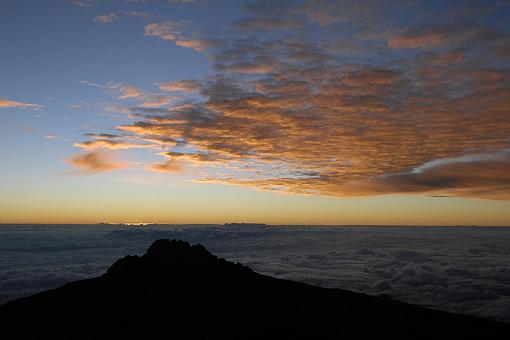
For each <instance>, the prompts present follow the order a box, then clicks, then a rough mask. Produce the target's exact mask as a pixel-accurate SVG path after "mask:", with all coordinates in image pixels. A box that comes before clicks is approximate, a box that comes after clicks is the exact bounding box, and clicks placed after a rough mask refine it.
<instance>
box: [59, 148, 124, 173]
mask: <svg viewBox="0 0 510 340" xmlns="http://www.w3.org/2000/svg"><path fill="white" fill-rule="evenodd" d="M67 162H68V163H69V164H71V165H72V166H74V167H76V168H78V169H81V170H83V171H85V172H92V173H97V172H106V171H112V170H119V169H123V168H125V167H126V165H125V164H124V163H118V162H114V161H112V160H111V159H110V154H107V153H104V152H100V151H92V152H87V153H84V154H79V155H75V156H73V157H71V158H70V159H68V160H67Z"/></svg>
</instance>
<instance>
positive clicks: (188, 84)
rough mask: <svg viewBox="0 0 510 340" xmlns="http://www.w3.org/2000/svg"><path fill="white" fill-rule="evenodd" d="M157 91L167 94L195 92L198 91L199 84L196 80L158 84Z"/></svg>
mask: <svg viewBox="0 0 510 340" xmlns="http://www.w3.org/2000/svg"><path fill="white" fill-rule="evenodd" d="M158 86H159V89H160V90H163V91H168V92H185V93H190V92H195V91H198V90H200V88H201V86H202V85H201V83H200V82H199V81H197V80H177V81H169V82H163V83H159V84H158Z"/></svg>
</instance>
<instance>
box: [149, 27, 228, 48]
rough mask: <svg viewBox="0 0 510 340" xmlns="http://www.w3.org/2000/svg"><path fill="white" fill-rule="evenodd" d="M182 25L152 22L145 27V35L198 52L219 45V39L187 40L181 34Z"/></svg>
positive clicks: (195, 38)
mask: <svg viewBox="0 0 510 340" xmlns="http://www.w3.org/2000/svg"><path fill="white" fill-rule="evenodd" d="M182 27H183V24H182V23H180V22H176V21H172V20H166V21H163V22H159V23H157V22H153V23H150V24H148V25H146V26H145V33H144V34H145V35H147V36H155V37H158V38H160V39H162V40H168V41H173V42H174V43H175V44H176V45H177V46H180V47H185V48H191V49H194V50H196V51H198V52H204V51H205V50H207V49H211V48H215V47H217V46H219V45H220V44H221V41H220V40H219V39H213V38H197V37H194V38H188V37H186V36H185V35H184V34H183V33H182V32H181V29H182Z"/></svg>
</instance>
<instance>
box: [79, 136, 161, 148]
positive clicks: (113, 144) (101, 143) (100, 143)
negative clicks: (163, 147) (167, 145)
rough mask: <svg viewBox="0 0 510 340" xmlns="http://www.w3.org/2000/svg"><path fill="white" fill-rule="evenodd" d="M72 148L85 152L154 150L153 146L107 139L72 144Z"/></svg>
mask: <svg viewBox="0 0 510 340" xmlns="http://www.w3.org/2000/svg"><path fill="white" fill-rule="evenodd" d="M73 146H75V147H77V148H81V149H85V150H94V149H99V148H103V149H110V150H126V149H136V148H154V144H141V143H131V142H125V141H117V140H109V139H95V140H92V141H85V142H81V143H74V144H73Z"/></svg>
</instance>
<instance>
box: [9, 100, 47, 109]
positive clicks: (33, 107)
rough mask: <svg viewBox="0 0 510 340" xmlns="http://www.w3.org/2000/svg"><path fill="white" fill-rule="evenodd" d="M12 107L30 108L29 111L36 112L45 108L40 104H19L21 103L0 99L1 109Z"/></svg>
mask: <svg viewBox="0 0 510 340" xmlns="http://www.w3.org/2000/svg"><path fill="white" fill-rule="evenodd" d="M10 107H14V108H29V109H35V110H40V109H42V108H43V106H42V105H39V104H32V103H24V102H19V101H15V100H11V99H7V98H4V97H0V108H10Z"/></svg>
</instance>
